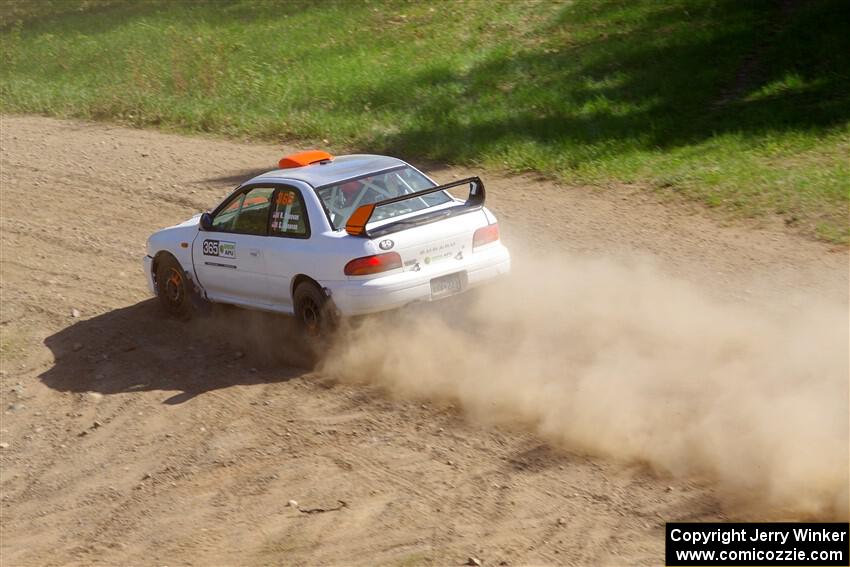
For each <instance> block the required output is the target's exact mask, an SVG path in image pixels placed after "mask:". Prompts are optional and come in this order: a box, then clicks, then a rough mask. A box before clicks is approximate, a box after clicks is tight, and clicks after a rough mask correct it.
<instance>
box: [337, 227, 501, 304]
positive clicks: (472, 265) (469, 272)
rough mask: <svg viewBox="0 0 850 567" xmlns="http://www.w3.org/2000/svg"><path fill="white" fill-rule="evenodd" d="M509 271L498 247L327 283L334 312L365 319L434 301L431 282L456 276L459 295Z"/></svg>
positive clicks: (499, 246)
mask: <svg viewBox="0 0 850 567" xmlns="http://www.w3.org/2000/svg"><path fill="white" fill-rule="evenodd" d="M510 271H511V257H510V253H509V252H508V249H507V248H505V247H504V246H503V245H502V244H501V243H499V244H498V245H495V246H491V247H489V248H487V249H485V250H481V251H479V252H474V253H472V254H471V255H470V256H469V257H468V258H466V259H464V260H462V261H453V260H450V261H447V262H444V263H440V264H439V265H436V266H429V267H427V268H425V269H423V270H421V271H418V272H414V271H406V272H402V273H398V274H392V275H389V276H384V277H378V278H371V279H365V280H355V279H352V280H348V281H342V282H327V283H326V285H325V287H326V288H327V289H328V290H330V292H331V298H332V299H333V302H334V304H335V305H336V308H337V309H338V310H339V311H340V313H341V314H342V315H343V316H352V315H366V314H369V313H377V312H379V311H386V310H389V309H395V308H398V307H402V306H404V305H406V304H408V303H412V302H414V301H434V300H435V299H442V298H443V297H445V296H440V297H432V295H431V280H432V279H434V278H439V277H441V276H446V275H449V274H455V273H457V274H460V275H461V281H462V282H463V287H462V289H461V293H462V292H464V291H466V290H468V289H470V288H473V287H476V286H479V285H481V284H484V283H487V282H489V281H492V280H494V279H496V278H498V277H500V276H503V275H506V274H508V273H509V272H510Z"/></svg>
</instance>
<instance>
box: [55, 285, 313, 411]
mask: <svg viewBox="0 0 850 567" xmlns="http://www.w3.org/2000/svg"><path fill="white" fill-rule="evenodd" d="M44 343H45V345H46V346H47V347H48V348H49V349H50V350H51V352H52V353H53V356H54V358H55V363H54V365H53V367H52V368H50V369H49V370H47V371H46V372H44V373H43V374H42V375H41V376H40V378H41V380H42V381H43V382H44V383H45V384H46V385H47V386H49V387H50V388H53V389H56V390H60V391H63V392H99V393H101V394H105V395H108V394H118V393H123V392H134V391H152V390H163V391H175V390H176V391H178V392H179V393H177V394H175V395H174V396H172V397H170V398H168V399H166V400H165V401H164V402H163V403H167V404H179V403H182V402H185V401H188V400H190V399H192V398H193V397H195V396H197V395H199V394H203V393H204V392H208V391H211V390H216V389H219V388H227V387H230V386H235V385H248V384H265V383H272V382H282V381H287V380H291V379H292V378H296V377H299V376H302V375H304V374H305V373H308V372H309V371H310V369H311V368H312V365H313V364H314V359H315V355H314V354H313V353H311V352H310V347H309V345H307V344H305V343H304V342H303V341H302V340H300V339H299V335H298V333H297V329H296V327H295V325H294V322H293V321H292V320H291V319H289V318H287V317H283V316H276V315H271V314H265V313H259V312H253V311H246V310H242V309H235V308H216V309H215V310H214V311H213V314H212V315H209V316H206V317H203V318H195V319H193V320H192V321H189V322H182V321H176V320H173V319H169V318H167V317H165V316H164V315H163V314H162V313H161V311H160V309H159V305H157V303H156V300H155V299H149V300H146V301H142V302H140V303H137V304H136V305H133V306H130V307H125V308H123V309H116V310H113V311H110V312H108V313H104V314H103V315H98V316H97V317H93V318H91V319H87V320H84V321H80V322H78V323H75V324H73V325H71V326H70V327H67V328H65V329H62V330H61V331H59V332H57V333H55V334H53V335H51V336H49V337H47V339H45V341H44Z"/></svg>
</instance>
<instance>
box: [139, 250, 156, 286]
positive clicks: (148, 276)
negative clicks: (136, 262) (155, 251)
mask: <svg viewBox="0 0 850 567" xmlns="http://www.w3.org/2000/svg"><path fill="white" fill-rule="evenodd" d="M142 266H143V268H144V270H145V281H147V282H148V291H150V292H151V293H152V294H153V295H156V286H155V285H154V281H153V258H151V257H150V256H145V257H144V258H143V259H142Z"/></svg>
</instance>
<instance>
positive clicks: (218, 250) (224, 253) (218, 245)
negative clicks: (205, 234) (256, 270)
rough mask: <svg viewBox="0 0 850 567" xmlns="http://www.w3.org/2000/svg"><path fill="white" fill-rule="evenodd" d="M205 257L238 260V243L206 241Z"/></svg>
mask: <svg viewBox="0 0 850 567" xmlns="http://www.w3.org/2000/svg"><path fill="white" fill-rule="evenodd" d="M204 256H217V257H219V258H236V243H235V242H228V241H227V240H204Z"/></svg>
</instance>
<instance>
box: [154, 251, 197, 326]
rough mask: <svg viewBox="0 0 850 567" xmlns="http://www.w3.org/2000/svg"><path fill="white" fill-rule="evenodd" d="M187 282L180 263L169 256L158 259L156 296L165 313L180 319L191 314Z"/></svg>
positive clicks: (186, 317)
mask: <svg viewBox="0 0 850 567" xmlns="http://www.w3.org/2000/svg"><path fill="white" fill-rule="evenodd" d="M187 284H188V282H187V281H186V275H185V274H184V273H183V268H182V267H181V266H180V263H179V262H178V261H177V260H176V259H175V258H174V257H173V256H171V255H165V256H163V257H162V259H160V261H159V262H158V264H157V267H156V295H157V297H158V298H159V303H160V305H162V307H163V309H165V312H166V313H168V314H169V315H172V316H174V317H178V318H180V319H188V318H189V317H190V315H191V313H192V309H191V307H192V300H191V298H190V297H189V288H188V285H187Z"/></svg>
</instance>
